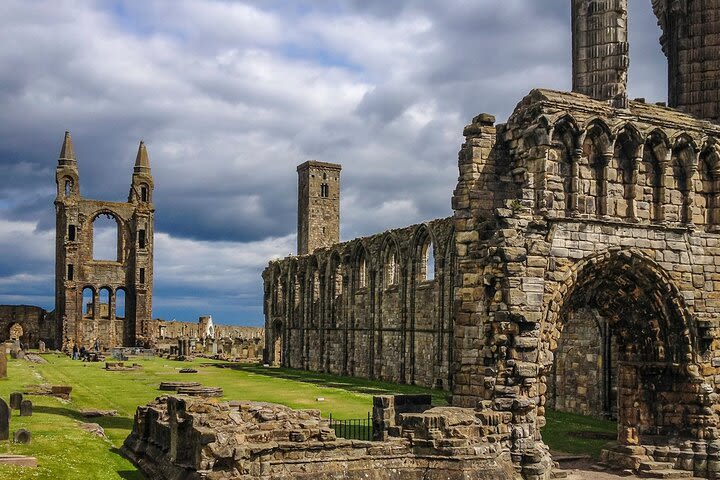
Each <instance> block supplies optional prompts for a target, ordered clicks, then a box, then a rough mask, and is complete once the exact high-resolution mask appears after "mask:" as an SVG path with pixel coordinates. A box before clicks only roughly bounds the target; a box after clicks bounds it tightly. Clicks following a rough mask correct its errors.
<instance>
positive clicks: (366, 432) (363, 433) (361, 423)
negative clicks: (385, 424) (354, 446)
mask: <svg viewBox="0 0 720 480" xmlns="http://www.w3.org/2000/svg"><path fill="white" fill-rule="evenodd" d="M330 428H332V429H333V430H335V435H337V436H338V437H341V438H347V439H351V440H372V439H373V424H372V416H371V415H370V413H368V414H367V418H349V419H346V420H336V419H334V418H333V416H332V413H331V414H330Z"/></svg>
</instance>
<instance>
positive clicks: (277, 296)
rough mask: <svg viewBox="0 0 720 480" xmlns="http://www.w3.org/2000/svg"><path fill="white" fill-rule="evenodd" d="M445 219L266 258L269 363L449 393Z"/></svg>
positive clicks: (449, 256) (449, 260)
mask: <svg viewBox="0 0 720 480" xmlns="http://www.w3.org/2000/svg"><path fill="white" fill-rule="evenodd" d="M452 237H453V228H452V220H451V219H440V220H433V221H431V222H428V223H427V224H422V225H414V226H411V227H407V228H402V229H396V230H391V231H388V232H384V233H382V234H378V235H374V236H372V237H366V238H360V239H355V240H352V241H350V242H345V243H340V244H337V245H333V246H332V247H330V248H325V249H319V250H316V251H315V253H314V254H312V255H304V256H299V257H289V258H287V259H284V260H281V261H276V262H271V263H270V265H269V266H268V268H267V269H266V270H265V272H264V273H263V278H264V279H265V314H266V332H267V333H266V342H267V348H266V351H267V352H268V361H270V362H271V363H275V364H282V365H283V366H287V367H293V368H302V369H308V370H316V371H326V372H332V373H337V374H343V375H353V376H358V377H365V378H377V379H383V380H389V381H394V382H400V383H413V384H417V385H423V386H428V387H439V388H445V389H449V388H450V386H451V383H452V375H451V371H450V358H451V356H452V342H451V341H450V339H451V332H452V300H451V299H452V281H453V280H452V279H453V272H454V254H453V251H452V245H453V243H452Z"/></svg>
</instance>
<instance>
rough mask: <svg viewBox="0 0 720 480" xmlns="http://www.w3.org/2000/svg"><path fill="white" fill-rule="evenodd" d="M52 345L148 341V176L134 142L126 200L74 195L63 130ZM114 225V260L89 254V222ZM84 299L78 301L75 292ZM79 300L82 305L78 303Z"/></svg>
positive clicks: (75, 178) (72, 161) (76, 188)
mask: <svg viewBox="0 0 720 480" xmlns="http://www.w3.org/2000/svg"><path fill="white" fill-rule="evenodd" d="M55 179H56V182H57V197H56V198H55V211H56V231H55V235H56V237H55V238H56V239H55V252H56V253H55V312H56V316H57V317H56V318H57V319H58V321H59V322H60V326H61V328H59V329H58V338H57V344H58V345H62V347H63V348H72V345H73V344H77V345H78V346H82V345H84V346H86V347H93V346H95V345H96V343H97V344H98V346H100V347H103V348H104V347H113V346H121V345H125V346H134V345H142V344H147V343H151V342H152V338H151V335H152V334H151V332H150V331H149V321H150V319H151V318H152V285H153V229H154V207H153V203H152V195H153V187H154V185H153V178H152V175H151V173H150V162H149V159H148V155H147V150H146V149H145V144H144V143H143V142H140V146H139V148H138V153H137V158H136V160H135V169H134V172H133V176H132V182H131V188H130V194H129V197H128V201H127V202H124V203H123V202H106V201H99V200H90V199H85V198H82V197H81V195H80V176H79V173H78V166H77V159H76V157H75V152H74V150H73V145H72V140H71V138H70V134H69V133H67V132H66V133H65V139H64V141H63V145H62V148H61V150H60V158H59V160H58V166H57V170H56V173H55ZM98 217H109V218H110V219H112V220H114V221H115V222H116V223H117V258H114V259H109V260H107V259H102V260H100V259H94V255H93V242H94V223H95V221H96V220H97V219H98ZM84 291H85V292H86V293H87V294H88V296H89V297H90V298H91V301H88V302H83V292H84ZM83 303H85V305H83Z"/></svg>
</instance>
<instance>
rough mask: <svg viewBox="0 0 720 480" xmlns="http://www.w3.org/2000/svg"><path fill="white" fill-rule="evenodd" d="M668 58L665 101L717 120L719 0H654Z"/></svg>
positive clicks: (719, 99) (719, 95)
mask: <svg viewBox="0 0 720 480" xmlns="http://www.w3.org/2000/svg"><path fill="white" fill-rule="evenodd" d="M653 10H654V11H655V15H656V16H657V18H658V24H659V25H660V28H661V29H662V36H661V37H660V44H661V45H662V48H663V52H665V55H666V56H667V59H668V90H669V91H668V103H669V105H670V106H671V107H674V108H677V109H679V110H682V111H684V112H686V113H689V114H691V115H694V116H696V117H698V118H703V119H706V120H711V121H713V122H716V123H717V122H718V121H720V0H705V1H702V2H700V1H689V0H653Z"/></svg>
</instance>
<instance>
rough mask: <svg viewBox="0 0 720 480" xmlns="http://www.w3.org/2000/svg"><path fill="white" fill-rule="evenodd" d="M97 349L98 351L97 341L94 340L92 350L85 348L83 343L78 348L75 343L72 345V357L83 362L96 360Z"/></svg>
mask: <svg viewBox="0 0 720 480" xmlns="http://www.w3.org/2000/svg"><path fill="white" fill-rule="evenodd" d="M99 351H100V348H99V345H98V342H97V341H95V348H94V349H93V350H89V349H87V348H85V346H84V345H83V346H81V347H80V348H78V346H77V345H73V349H72V359H73V360H82V361H83V362H91V361H95V362H97V361H98V360H97V359H98V353H99Z"/></svg>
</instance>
